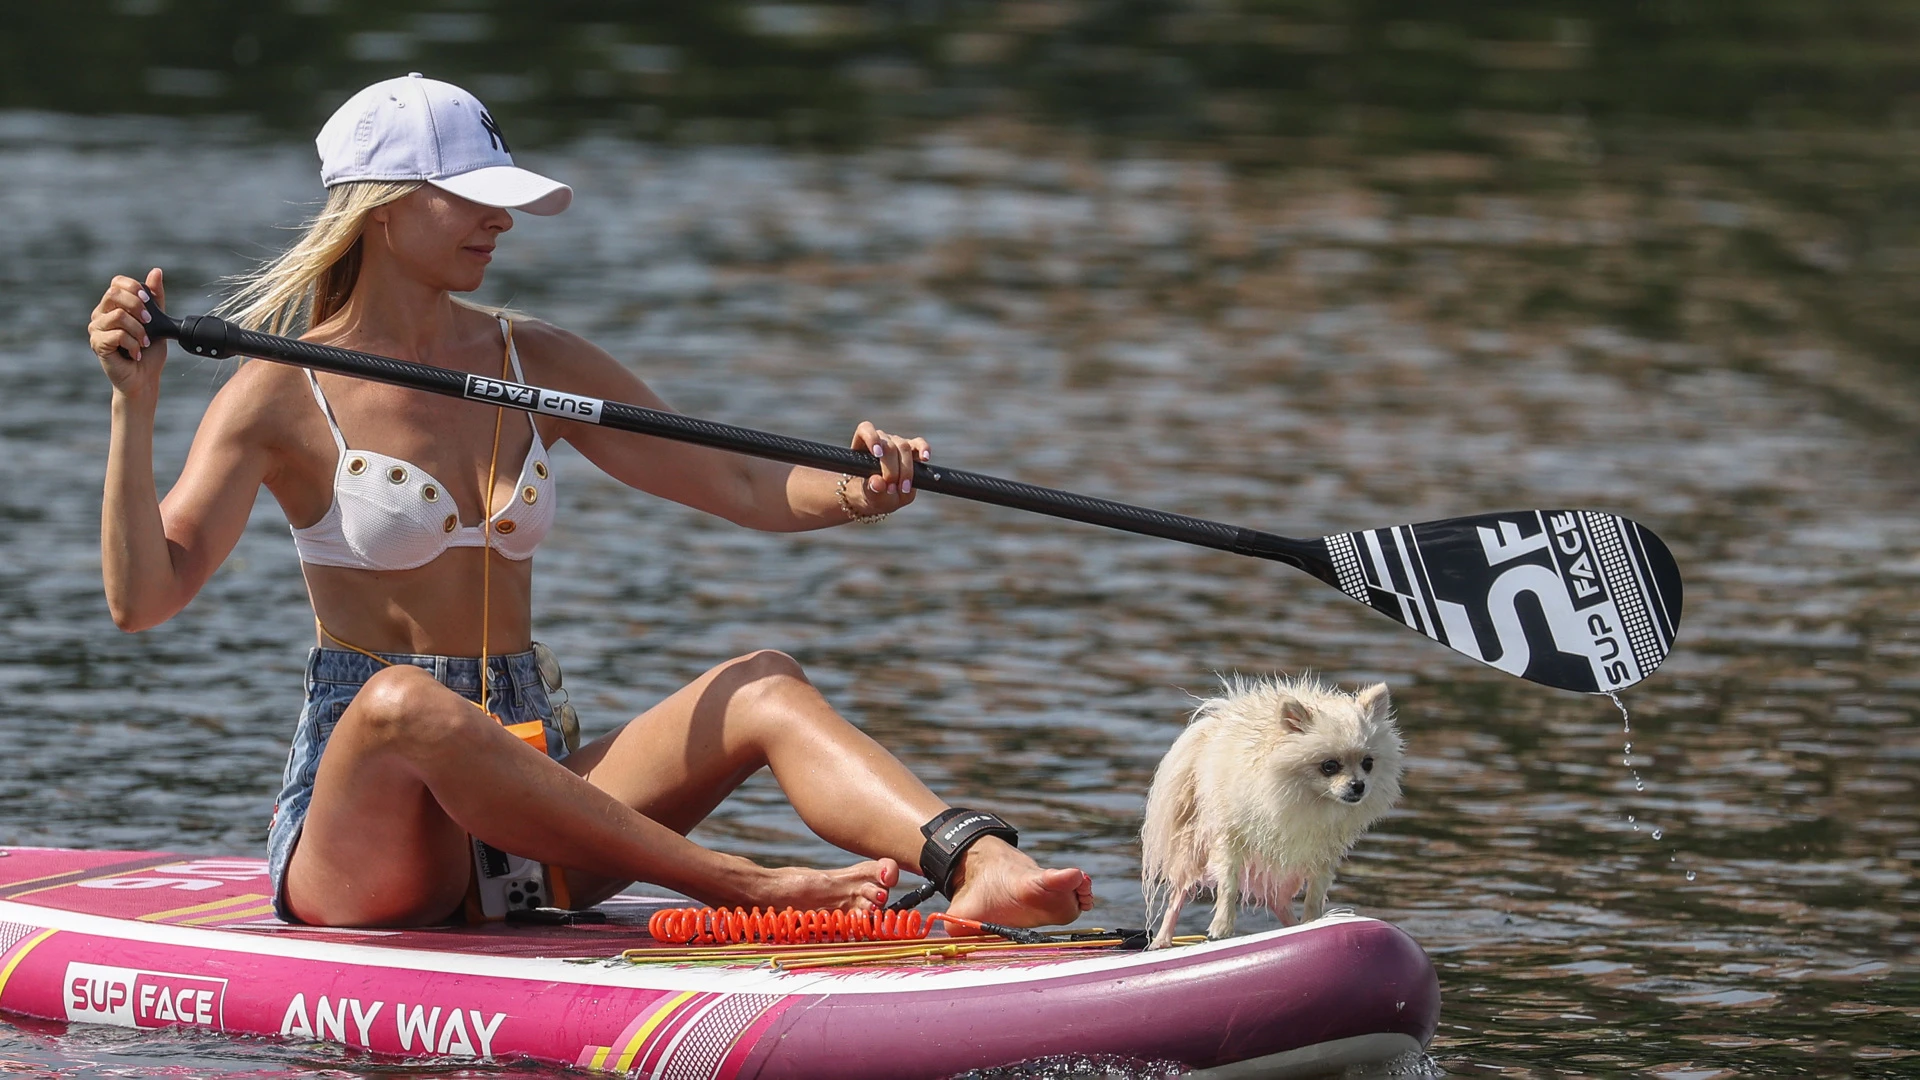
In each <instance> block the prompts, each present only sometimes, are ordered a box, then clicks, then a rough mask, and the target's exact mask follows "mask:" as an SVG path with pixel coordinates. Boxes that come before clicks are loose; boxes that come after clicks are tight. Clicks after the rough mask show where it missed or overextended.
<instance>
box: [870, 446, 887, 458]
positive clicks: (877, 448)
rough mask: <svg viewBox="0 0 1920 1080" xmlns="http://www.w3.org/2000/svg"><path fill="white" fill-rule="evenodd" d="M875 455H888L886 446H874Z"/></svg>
mask: <svg viewBox="0 0 1920 1080" xmlns="http://www.w3.org/2000/svg"><path fill="white" fill-rule="evenodd" d="M873 456H874V457H886V456H887V451H886V448H885V447H882V446H878V445H876V446H874V448H873Z"/></svg>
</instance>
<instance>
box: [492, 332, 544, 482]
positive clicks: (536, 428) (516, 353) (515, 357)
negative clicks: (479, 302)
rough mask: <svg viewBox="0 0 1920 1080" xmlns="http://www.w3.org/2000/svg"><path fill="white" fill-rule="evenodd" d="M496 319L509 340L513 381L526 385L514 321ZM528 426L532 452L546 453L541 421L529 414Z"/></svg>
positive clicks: (501, 333)
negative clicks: (514, 337)
mask: <svg viewBox="0 0 1920 1080" xmlns="http://www.w3.org/2000/svg"><path fill="white" fill-rule="evenodd" d="M494 318H496V319H499V320H500V336H501V337H504V338H506V339H507V363H509V364H511V365H513V381H514V382H519V383H524V382H526V381H527V377H526V376H525V375H522V374H521V373H520V350H519V349H518V348H516V347H515V346H514V344H513V320H511V319H509V318H507V317H506V316H505V315H500V314H495V315H494ZM527 424H528V425H529V426H531V427H532V428H533V445H534V448H535V449H534V451H530V452H542V451H544V450H545V449H546V444H544V443H542V442H541V441H540V421H539V420H538V419H536V418H535V417H534V415H533V414H532V413H528V414H527Z"/></svg>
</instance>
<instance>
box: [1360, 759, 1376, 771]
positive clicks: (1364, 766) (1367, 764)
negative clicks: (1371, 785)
mask: <svg viewBox="0 0 1920 1080" xmlns="http://www.w3.org/2000/svg"><path fill="white" fill-rule="evenodd" d="M1360 771H1361V772H1372V771H1373V759H1372V758H1370V757H1363V758H1361V759H1360Z"/></svg>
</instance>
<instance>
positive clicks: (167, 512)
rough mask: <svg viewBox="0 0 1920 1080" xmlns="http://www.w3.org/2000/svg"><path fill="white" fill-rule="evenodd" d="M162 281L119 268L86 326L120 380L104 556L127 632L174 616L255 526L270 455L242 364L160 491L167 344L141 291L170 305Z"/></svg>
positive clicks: (103, 513) (103, 515)
mask: <svg viewBox="0 0 1920 1080" xmlns="http://www.w3.org/2000/svg"><path fill="white" fill-rule="evenodd" d="M163 288H164V283H163V281H162V279H161V274H160V271H159V270H154V271H151V272H150V273H149V274H148V275H147V280H146V282H145V283H141V282H137V281H134V280H133V279H132V278H127V277H117V278H115V279H114V280H113V283H112V284H111V285H110V286H109V287H108V289H107V292H106V295H105V296H104V297H102V298H101V300H100V304H99V306H98V307H96V308H94V311H93V317H92V319H90V320H89V322H88V324H87V331H88V339H89V341H90V343H91V344H92V346H93V351H94V354H95V355H96V356H98V357H99V358H100V366H101V367H102V368H103V369H105V371H106V373H107V378H108V379H109V380H110V381H111V382H112V383H113V412H112V428H111V435H110V442H109V444H108V449H107V479H106V490H105V493H104V496H103V498H102V500H101V507H100V563H101V570H102V576H103V578H104V580H105V584H106V591H107V607H108V609H109V610H110V611H111V612H112V614H113V621H114V624H115V625H116V626H118V627H120V628H121V629H122V630H129V631H132V630H144V629H146V628H148V627H150V626H154V625H157V624H159V623H162V622H165V621H166V620H167V619H170V618H172V617H173V616H174V615H175V614H176V613H178V612H179V611H180V609H181V608H184V607H186V606H187V602H188V601H189V600H192V599H193V597H194V594H196V593H198V592H199V591H200V587H201V586H202V585H204V584H206V581H207V578H209V577H210V576H212V574H213V571H214V569H215V568H216V567H218V566H219V565H220V563H221V562H222V561H223V560H225V559H226V557H227V554H228V553H229V552H231V551H232V550H233V545H234V544H235V543H237V542H238V541H239V539H240V533H241V531H242V530H244V529H245V528H246V524H247V516H248V514H249V513H250V512H251V511H252V509H253V501H254V496H255V494H256V493H257V492H258V491H259V488H260V484H261V483H262V482H263V481H264V480H265V479H266V477H267V472H268V469H269V467H270V465H271V460H272V459H271V456H270V454H269V453H268V452H267V450H266V447H265V444H264V443H263V442H262V441H261V440H260V439H259V438H258V437H257V433H258V429H259V428H260V427H261V426H262V425H260V424H258V423H257V422H256V421H258V420H259V418H260V417H259V413H260V409H259V405H260V402H259V400H258V399H259V393H258V391H259V390H260V389H261V388H260V387H258V386H257V385H256V384H257V383H259V381H260V380H259V379H258V378H257V377H243V376H245V375H246V374H247V369H243V370H242V373H241V374H240V375H236V376H235V377H234V378H233V379H232V380H229V381H228V383H227V385H226V386H224V387H222V388H221V390H220V392H219V393H218V394H216V395H215V396H214V400H213V403H212V404H211V405H210V406H209V407H208V409H207V414H206V416H205V417H203V418H202V419H201V421H200V428H199V430H198V432H197V433H196V434H195V435H194V439H193V448H192V449H191V450H190V451H189V452H188V454H187V462H186V465H185V467H184V468H183V469H182V471H181V474H180V479H179V481H178V482H176V483H175V484H174V486H173V490H172V491H170V492H168V494H167V498H166V501H165V502H164V503H162V502H161V501H159V499H158V498H157V496H156V493H155V486H154V476H153V429H154V413H155V410H156V409H157V407H158V405H159V401H160V373H161V371H162V369H163V368H164V367H165V365H166V359H167V354H166V344H165V342H150V341H149V340H148V337H147V335H146V333H145V331H144V330H143V329H142V327H143V325H144V317H143V316H144V312H145V307H144V304H143V300H144V297H143V295H142V291H143V290H150V291H151V292H152V293H153V294H154V295H155V296H157V297H159V298H160V299H161V301H162V302H163V303H164V301H165V296H164V293H163V292H162V289H163ZM121 349H125V350H126V354H127V355H125V356H122V355H121V354H120V350H121ZM257 366H258V365H257V364H256V365H249V367H256V368H257Z"/></svg>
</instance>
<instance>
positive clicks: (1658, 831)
mask: <svg viewBox="0 0 1920 1080" xmlns="http://www.w3.org/2000/svg"><path fill="white" fill-rule="evenodd" d="M1664 831H1665V830H1662V829H1655V830H1653V838H1654V839H1655V840H1658V839H1660V834H1661V833H1662V832H1664Z"/></svg>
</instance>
